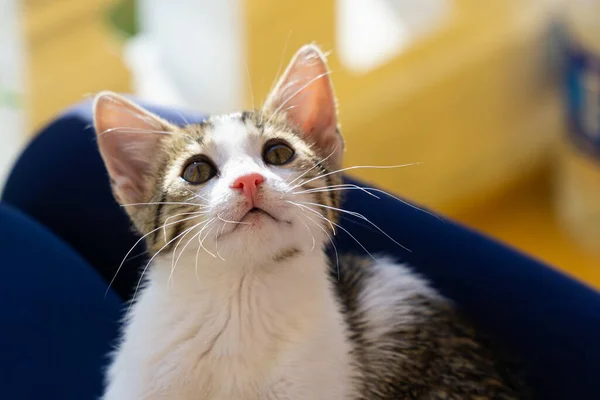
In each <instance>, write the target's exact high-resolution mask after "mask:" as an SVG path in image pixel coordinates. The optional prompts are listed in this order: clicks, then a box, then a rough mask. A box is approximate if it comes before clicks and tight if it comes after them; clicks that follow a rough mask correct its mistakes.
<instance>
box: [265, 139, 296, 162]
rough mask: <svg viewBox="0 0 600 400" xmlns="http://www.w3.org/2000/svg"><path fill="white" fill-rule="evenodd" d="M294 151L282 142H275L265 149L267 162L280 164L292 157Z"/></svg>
mask: <svg viewBox="0 0 600 400" xmlns="http://www.w3.org/2000/svg"><path fill="white" fill-rule="evenodd" d="M293 155H294V151H293V150H292V149H291V148H289V147H288V146H286V145H284V144H276V145H273V146H271V147H270V148H269V150H268V151H267V157H266V159H267V162H268V163H270V164H273V165H282V164H285V163H286V162H288V161H290V160H291V159H292V156H293Z"/></svg>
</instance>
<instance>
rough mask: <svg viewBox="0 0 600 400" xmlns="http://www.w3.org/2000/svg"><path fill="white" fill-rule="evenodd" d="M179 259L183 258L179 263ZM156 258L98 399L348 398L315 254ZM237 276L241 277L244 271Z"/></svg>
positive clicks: (338, 326) (335, 322)
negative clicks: (261, 260) (246, 264)
mask: <svg viewBox="0 0 600 400" xmlns="http://www.w3.org/2000/svg"><path fill="white" fill-rule="evenodd" d="M184 258H185V257H184ZM211 260H212V261H213V263H214V265H210V267H209V268H206V266H204V267H203V268H201V271H199V272H198V273H196V272H195V269H194V264H195V261H192V260H191V259H189V260H185V259H182V260H181V261H180V262H179V265H178V267H177V270H176V271H175V273H174V274H173V275H171V260H170V258H165V259H163V260H159V261H158V262H157V263H156V264H155V265H154V266H153V269H152V272H151V273H150V277H149V279H148V282H147V286H146V287H145V289H143V291H142V292H141V293H140V294H138V301H137V302H136V303H135V304H134V305H133V306H132V309H131V313H130V316H129V319H128V322H127V324H126V328H125V334H124V338H123V342H122V344H121V346H120V347H119V348H118V350H117V354H116V359H115V361H114V363H113V365H112V366H111V368H110V371H109V377H108V388H107V392H106V394H105V396H104V400H117V399H118V400H122V399H131V400H137V399H152V400H154V399H177V400H187V399H190V400H191V399H195V400H196V399H206V400H212V399H219V400H220V399H228V400H229V399H248V400H254V399H256V400H258V399H261V400H263V399H272V400H276V399H277V400H280V399H281V400H283V399H294V400H301V399H311V400H319V399H323V400H325V399H327V400H333V399H350V398H351V397H352V392H353V390H352V389H353V388H352V375H353V371H352V367H351V361H350V355H349V352H350V347H349V344H348V341H347V339H346V335H345V330H344V329H345V328H344V324H343V323H342V318H341V314H340V312H339V307H338V306H337V304H336V302H335V299H334V295H333V291H332V290H331V288H330V283H329V282H328V280H327V278H326V268H327V267H326V262H325V257H324V255H323V254H322V253H321V252H318V251H315V252H313V253H310V254H306V255H301V256H297V257H295V258H293V259H291V260H288V261H285V262H280V263H277V264H273V265H272V266H271V267H268V268H263V269H261V270H256V269H253V270H246V269H244V268H240V267H239V266H232V265H228V263H226V262H221V261H215V260H214V259H211ZM242 271H243V272H242Z"/></svg>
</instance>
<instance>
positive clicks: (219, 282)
mask: <svg viewBox="0 0 600 400" xmlns="http://www.w3.org/2000/svg"><path fill="white" fill-rule="evenodd" d="M149 280H150V284H151V285H152V286H153V287H154V289H155V290H159V291H162V292H163V293H164V295H165V296H168V297H171V298H173V299H174V300H176V299H180V300H183V301H185V302H186V303H187V304H188V305H189V303H190V302H198V303H201V304H205V303H212V304H225V303H226V302H229V301H233V299H235V300H236V301H242V302H244V301H246V302H255V304H256V306H257V307H264V308H265V309H273V308H277V309H278V310H279V311H281V312H286V313H293V312H300V313H311V312H315V311H318V309H319V308H322V307H323V306H324V303H328V304H329V303H332V301H333V298H334V293H333V291H332V288H331V283H330V281H329V278H328V259H327V256H326V255H325V253H324V251H321V250H319V249H314V251H310V250H308V251H300V252H299V253H297V254H293V255H290V257H288V258H285V259H283V260H282V259H279V260H277V259H272V260H269V261H263V262H262V263H257V265H252V263H249V262H246V263H245V262H244V260H243V259H235V258H231V259H226V260H222V259H220V258H213V257H209V256H207V255H203V256H200V257H199V258H198V263H197V265H196V253H195V252H189V254H184V255H183V256H182V257H181V259H179V261H178V262H177V264H176V266H175V268H173V261H172V257H169V256H165V257H163V258H158V259H157V261H156V262H155V265H153V266H152V271H151V273H150V274H149ZM214 302H219V303H214ZM284 309H285V310H284Z"/></svg>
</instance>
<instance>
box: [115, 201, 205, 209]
mask: <svg viewBox="0 0 600 400" xmlns="http://www.w3.org/2000/svg"><path fill="white" fill-rule="evenodd" d="M158 204H166V205H175V206H194V207H199V208H208V207H207V206H204V205H202V204H198V203H183V202H180V201H156V202H151V203H129V204H121V207H131V206H154V205H158Z"/></svg>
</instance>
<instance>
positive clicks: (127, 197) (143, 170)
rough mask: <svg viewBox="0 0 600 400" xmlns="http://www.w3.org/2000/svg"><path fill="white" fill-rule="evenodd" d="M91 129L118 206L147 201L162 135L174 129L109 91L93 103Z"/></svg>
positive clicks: (97, 97) (99, 95)
mask: <svg viewBox="0 0 600 400" xmlns="http://www.w3.org/2000/svg"><path fill="white" fill-rule="evenodd" d="M94 127H95V128H96V133H97V138H98V145H99V148H100V154H101V155H102V158H103V159H104V164H105V165H106V169H107V170H108V174H109V175H110V178H111V183H112V186H113V193H114V195H115V197H116V199H117V201H118V202H119V203H121V204H131V203H140V202H145V201H148V200H149V196H150V190H151V188H150V184H151V182H149V181H150V179H149V177H150V176H151V173H152V169H153V162H154V160H156V154H157V152H158V151H160V148H161V141H162V140H163V139H164V138H165V136H166V135H165V134H168V133H169V132H171V131H173V130H174V129H175V128H174V127H173V126H172V125H171V124H169V123H168V122H166V121H164V120H162V119H161V118H159V117H158V116H156V115H154V114H152V113H150V112H149V111H147V110H144V109H143V108H141V107H140V106H138V105H136V104H134V103H133V102H131V101H129V100H127V99H126V98H124V97H122V96H120V95H118V94H116V93H112V92H102V93H100V94H98V95H97V96H96V98H95V100H94Z"/></svg>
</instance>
